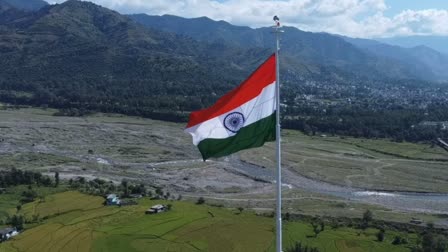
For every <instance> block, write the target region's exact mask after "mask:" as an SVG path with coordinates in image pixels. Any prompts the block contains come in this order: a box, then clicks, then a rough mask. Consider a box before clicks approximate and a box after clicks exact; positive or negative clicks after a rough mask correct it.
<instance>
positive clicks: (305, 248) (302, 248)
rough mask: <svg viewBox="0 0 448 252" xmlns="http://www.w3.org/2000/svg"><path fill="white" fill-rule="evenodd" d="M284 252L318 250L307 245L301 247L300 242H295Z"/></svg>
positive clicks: (313, 251) (316, 251) (312, 251)
mask: <svg viewBox="0 0 448 252" xmlns="http://www.w3.org/2000/svg"><path fill="white" fill-rule="evenodd" d="M285 251H286V252H319V249H317V248H314V247H309V246H308V245H302V243H301V242H296V243H295V244H294V246H292V247H290V248H287V249H286V250H285Z"/></svg>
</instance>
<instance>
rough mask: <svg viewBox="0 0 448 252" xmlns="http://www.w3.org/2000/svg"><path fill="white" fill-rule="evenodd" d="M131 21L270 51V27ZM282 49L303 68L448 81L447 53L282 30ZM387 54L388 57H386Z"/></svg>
mask: <svg viewBox="0 0 448 252" xmlns="http://www.w3.org/2000/svg"><path fill="white" fill-rule="evenodd" d="M130 17H131V18H132V19H133V20H135V21H136V22H139V23H141V24H143V25H145V26H147V27H152V28H155V29H161V30H164V31H167V32H172V33H176V34H182V35H186V36H190V37H192V38H194V39H197V40H199V41H204V42H221V43H229V44H233V45H236V46H240V47H261V48H272V47H273V45H274V36H273V35H272V33H271V31H272V28H258V29H251V28H249V27H241V26H234V25H231V24H229V23H227V22H224V21H214V20H211V19H209V18H207V17H201V18H193V19H187V18H182V17H176V16H172V15H163V16H149V15H146V14H135V15H130ZM283 29H284V30H285V33H284V35H283V38H282V51H283V52H284V54H286V55H288V56H290V57H293V58H294V59H295V60H296V61H300V62H304V63H305V64H316V65H321V66H332V67H336V68H339V69H341V70H343V71H346V72H350V73H352V74H355V75H361V76H364V77H370V78H374V77H378V76H381V77H382V78H397V79H407V78H408V79H412V78H416V79H425V80H437V81H439V80H447V79H448V73H447V71H444V69H446V65H447V62H448V55H445V54H442V53H439V52H437V51H435V50H432V49H430V48H427V47H421V46H419V47H415V48H401V47H398V46H390V45H388V44H384V43H380V42H378V41H375V40H365V39H351V38H347V37H341V36H335V35H331V34H327V33H311V32H304V31H301V30H299V29H297V28H293V27H284V28H283ZM391 52H392V54H391Z"/></svg>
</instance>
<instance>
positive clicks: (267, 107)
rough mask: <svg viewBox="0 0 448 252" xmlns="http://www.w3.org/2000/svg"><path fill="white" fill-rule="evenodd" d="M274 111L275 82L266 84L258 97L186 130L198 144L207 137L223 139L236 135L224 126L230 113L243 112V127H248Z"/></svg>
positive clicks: (194, 142) (195, 143)
mask: <svg viewBox="0 0 448 252" xmlns="http://www.w3.org/2000/svg"><path fill="white" fill-rule="evenodd" d="M274 111H275V82H274V83H272V84H270V85H268V86H266V87H265V88H264V89H263V90H262V92H261V93H260V94H259V95H258V96H257V97H255V98H254V99H252V100H250V101H248V102H247V103H245V104H243V105H241V106H240V107H238V108H235V109H234V110H232V111H229V112H228V113H226V114H223V115H220V116H218V117H215V118H212V119H209V120H207V121H205V122H202V123H200V124H197V125H195V126H193V127H191V128H187V129H186V130H185V131H186V132H188V133H190V134H191V136H192V137H193V144H194V145H198V144H199V142H201V141H202V140H204V139H207V138H214V139H223V138H227V137H231V136H234V135H235V133H234V132H231V131H229V130H227V129H226V128H225V127H224V119H225V117H226V115H227V114H229V113H232V112H239V113H241V114H243V116H244V118H245V122H244V125H243V126H242V127H246V126H248V125H250V124H252V123H255V122H256V121H258V120H261V119H263V118H266V117H268V116H270V115H272V113H274Z"/></svg>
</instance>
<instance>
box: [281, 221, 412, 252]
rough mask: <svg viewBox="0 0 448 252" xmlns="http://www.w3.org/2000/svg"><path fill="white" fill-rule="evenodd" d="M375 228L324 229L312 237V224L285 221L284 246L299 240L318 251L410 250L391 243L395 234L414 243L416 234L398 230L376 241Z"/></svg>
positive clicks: (391, 251) (389, 232)
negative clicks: (382, 239) (381, 240)
mask: <svg viewBox="0 0 448 252" xmlns="http://www.w3.org/2000/svg"><path fill="white" fill-rule="evenodd" d="M378 231H379V230H377V229H367V230H365V231H362V230H355V229H352V228H345V227H344V228H337V229H332V228H331V227H326V229H325V230H324V231H323V232H321V233H319V234H318V236H317V237H314V232H313V229H312V226H311V225H310V224H308V223H303V222H286V225H285V233H286V239H285V240H286V241H285V242H284V243H286V244H285V246H290V247H291V246H292V245H293V244H294V242H295V241H301V242H302V244H303V245H308V246H311V247H316V248H318V249H319V251H337V252H339V251H341V252H342V251H344V252H361V251H372V252H376V251H390V252H395V251H396V252H399V251H410V249H409V248H407V247H405V246H395V245H392V244H391V243H392V241H393V239H394V237H395V236H396V235H400V236H402V237H403V238H407V240H408V241H410V243H411V244H415V242H416V236H415V234H413V235H407V234H403V233H398V232H392V231H386V234H385V240H384V241H383V242H378V241H377V239H376V233H377V232H378ZM287 244H288V245H287Z"/></svg>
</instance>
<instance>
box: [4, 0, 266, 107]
mask: <svg viewBox="0 0 448 252" xmlns="http://www.w3.org/2000/svg"><path fill="white" fill-rule="evenodd" d="M0 52H1V53H2V57H1V58H0V68H1V69H2V75H1V76H0V88H1V89H3V90H5V91H4V92H2V93H0V96H1V98H2V99H3V100H6V101H9V100H17V99H19V100H20V101H21V102H24V103H36V104H42V102H45V103H46V104H49V105H52V106H56V107H70V106H73V105H76V106H78V107H79V106H82V105H83V104H85V106H84V107H85V108H86V109H95V110H103V111H115V112H122V113H131V114H145V113H151V112H153V111H155V110H164V109H165V110H176V111H178V110H181V111H182V110H184V109H187V110H190V109H198V108H199V107H202V106H203V104H201V103H207V101H208V100H213V97H211V96H210V93H212V92H217V93H222V92H224V90H225V91H227V90H229V89H230V88H231V87H232V86H234V85H236V84H238V83H239V82H240V81H241V80H242V79H243V78H244V76H245V75H246V74H247V72H248V70H250V69H253V68H254V67H255V66H257V65H258V64H259V63H261V61H262V60H264V58H265V57H267V56H268V55H269V54H270V53H271V52H270V51H269V50H265V49H240V48H236V47H232V46H226V45H222V44H205V43H198V42H196V41H194V40H192V39H190V38H186V37H182V36H179V35H174V34H169V33H164V32H160V31H157V30H153V29H147V28H145V27H143V26H140V25H138V24H136V23H135V22H133V21H132V20H130V19H129V18H127V17H125V16H122V15H120V14H119V13H117V12H114V11H111V10H108V9H105V8H102V7H100V6H98V5H95V4H92V3H88V2H81V1H75V0H71V1H67V2H65V3H63V4H59V5H52V6H47V7H44V8H42V9H41V10H39V11H38V12H35V13H30V14H28V15H26V16H25V17H20V18H17V19H15V20H12V21H9V23H8V24H7V25H4V26H3V28H2V30H1V36H0ZM11 90H13V91H21V92H25V94H26V95H24V96H22V97H17V94H14V95H11V92H8V91H11ZM28 94H31V95H28ZM205 94H207V95H206V97H204V98H201V96H204V95H205ZM168 95H169V96H170V97H171V98H167V97H168ZM186 96H189V98H186ZM173 97H175V98H173ZM191 97H196V98H195V99H194V100H197V101H198V102H197V104H196V105H193V107H191V106H192V105H191ZM188 106H190V107H188Z"/></svg>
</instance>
